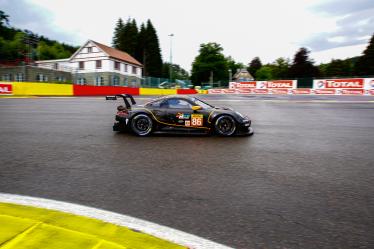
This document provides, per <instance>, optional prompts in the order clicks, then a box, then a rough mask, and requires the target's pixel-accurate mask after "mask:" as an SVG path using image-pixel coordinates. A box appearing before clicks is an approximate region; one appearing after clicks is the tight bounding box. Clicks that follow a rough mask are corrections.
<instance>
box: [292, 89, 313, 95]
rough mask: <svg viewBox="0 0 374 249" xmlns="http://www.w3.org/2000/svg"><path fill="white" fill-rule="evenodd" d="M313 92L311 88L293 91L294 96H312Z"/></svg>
mask: <svg viewBox="0 0 374 249" xmlns="http://www.w3.org/2000/svg"><path fill="white" fill-rule="evenodd" d="M311 93H312V90H311V89H309V88H305V89H303V88H299V89H293V90H292V94H311Z"/></svg>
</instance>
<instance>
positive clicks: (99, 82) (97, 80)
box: [95, 76, 104, 86]
mask: <svg viewBox="0 0 374 249" xmlns="http://www.w3.org/2000/svg"><path fill="white" fill-rule="evenodd" d="M95 85H96V86H102V85H104V77H102V76H97V77H96V78H95Z"/></svg>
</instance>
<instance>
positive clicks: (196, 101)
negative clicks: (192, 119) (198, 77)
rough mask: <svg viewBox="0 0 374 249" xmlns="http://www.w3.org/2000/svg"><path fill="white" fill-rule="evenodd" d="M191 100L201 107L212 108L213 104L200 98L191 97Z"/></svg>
mask: <svg viewBox="0 0 374 249" xmlns="http://www.w3.org/2000/svg"><path fill="white" fill-rule="evenodd" d="M193 101H194V102H195V103H196V104H197V105H199V106H201V107H202V108H203V109H211V108H214V106H212V105H209V104H208V103H205V102H204V101H202V100H200V99H198V98H193Z"/></svg>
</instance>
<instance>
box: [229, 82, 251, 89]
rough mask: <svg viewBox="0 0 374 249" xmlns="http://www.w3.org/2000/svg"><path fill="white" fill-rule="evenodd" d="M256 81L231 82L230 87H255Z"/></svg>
mask: <svg viewBox="0 0 374 249" xmlns="http://www.w3.org/2000/svg"><path fill="white" fill-rule="evenodd" d="M256 86H257V83H256V81H248V82H231V85H230V88H236V89H243V88H256Z"/></svg>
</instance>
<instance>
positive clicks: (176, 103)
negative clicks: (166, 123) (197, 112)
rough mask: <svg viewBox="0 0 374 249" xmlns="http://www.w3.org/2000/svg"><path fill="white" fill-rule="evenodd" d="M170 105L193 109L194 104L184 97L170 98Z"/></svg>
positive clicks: (175, 107) (172, 107)
mask: <svg viewBox="0 0 374 249" xmlns="http://www.w3.org/2000/svg"><path fill="white" fill-rule="evenodd" d="M168 106H169V108H171V109H191V108H192V105H191V104H190V103H189V102H187V101H185V100H183V99H169V100H168Z"/></svg>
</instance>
